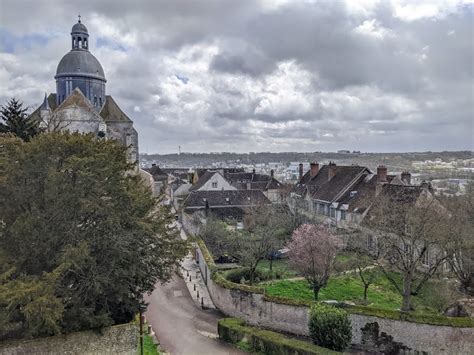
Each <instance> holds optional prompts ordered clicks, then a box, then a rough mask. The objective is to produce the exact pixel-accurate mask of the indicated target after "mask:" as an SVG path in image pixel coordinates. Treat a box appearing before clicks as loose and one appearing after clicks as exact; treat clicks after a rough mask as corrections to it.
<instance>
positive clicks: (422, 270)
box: [367, 185, 449, 311]
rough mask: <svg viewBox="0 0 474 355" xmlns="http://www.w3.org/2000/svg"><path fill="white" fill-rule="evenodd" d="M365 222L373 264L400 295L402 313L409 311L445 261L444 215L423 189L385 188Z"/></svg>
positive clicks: (443, 211)
mask: <svg viewBox="0 0 474 355" xmlns="http://www.w3.org/2000/svg"><path fill="white" fill-rule="evenodd" d="M367 220H368V222H367V225H368V226H369V227H370V228H371V232H370V233H371V234H373V235H375V236H376V238H377V246H378V261H377V264H378V266H379V268H380V269H381V271H382V272H383V274H384V275H385V276H386V277H387V279H388V280H389V281H390V282H391V283H392V284H393V286H394V287H395V288H396V290H397V291H398V292H399V293H400V294H401V296H402V299H403V301H402V307H401V309H402V311H409V310H411V309H413V305H412V303H411V298H412V296H416V295H417V294H418V293H419V292H420V290H421V288H422V287H423V285H424V284H425V283H426V282H427V281H428V280H429V279H430V278H431V277H432V276H433V275H434V274H435V273H436V271H437V270H438V268H439V266H440V265H442V264H443V263H444V261H445V260H446V257H447V255H446V253H445V252H444V246H445V245H446V242H447V239H446V236H447V229H448V227H449V223H448V212H447V211H446V209H445V208H444V207H443V206H442V205H441V204H440V203H439V201H438V200H436V199H435V198H434V196H433V195H432V193H431V192H430V191H429V189H427V188H423V187H417V188H410V189H406V188H404V187H401V186H390V185H387V186H384V190H383V191H382V192H381V193H380V194H379V196H378V197H377V199H376V201H375V202H374V204H373V205H372V206H371V210H370V213H369V215H368V218H367ZM392 271H395V272H396V273H395V274H394V273H393V272H392ZM398 274H399V275H400V276H401V278H399V277H397V275H398Z"/></svg>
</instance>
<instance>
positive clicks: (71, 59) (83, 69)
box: [55, 49, 106, 82]
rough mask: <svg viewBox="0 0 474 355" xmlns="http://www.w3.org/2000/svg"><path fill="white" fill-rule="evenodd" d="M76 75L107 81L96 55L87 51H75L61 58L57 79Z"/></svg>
mask: <svg viewBox="0 0 474 355" xmlns="http://www.w3.org/2000/svg"><path fill="white" fill-rule="evenodd" d="M67 75H72V76H74V75H76V76H84V77H92V78H97V79H100V80H102V81H104V82H105V81H106V80H105V74H104V69H103V68H102V65H100V62H99V61H98V60H97V58H96V57H94V55H93V54H92V53H91V52H89V51H88V50H85V49H73V50H71V51H70V52H68V53H66V54H65V55H64V57H62V58H61V60H60V61H59V64H58V68H57V69H56V76H55V78H56V77H59V76H67Z"/></svg>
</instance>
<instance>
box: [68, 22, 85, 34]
mask: <svg viewBox="0 0 474 355" xmlns="http://www.w3.org/2000/svg"><path fill="white" fill-rule="evenodd" d="M73 33H83V34H89V32H88V31H87V27H86V26H85V25H84V24H82V23H81V22H77V23H76V24H74V26H72V29H71V34H73Z"/></svg>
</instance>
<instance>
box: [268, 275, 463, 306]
mask: <svg viewBox="0 0 474 355" xmlns="http://www.w3.org/2000/svg"><path fill="white" fill-rule="evenodd" d="M392 277H394V278H398V279H399V278H400V276H399V275H396V274H393V275H392ZM265 293H266V294H267V295H269V296H277V297H283V298H289V299H293V300H297V301H312V300H313V299H314V296H313V292H312V290H311V289H310V288H309V285H308V283H307V282H306V281H305V280H295V281H290V280H281V281H274V282H271V283H268V284H266V285H265ZM446 293H449V294H446ZM363 295H364V288H363V285H362V282H361V280H360V278H359V276H358V275H356V274H347V275H341V276H334V277H332V278H330V279H329V282H328V285H327V286H326V287H325V288H323V289H321V290H320V292H319V300H336V301H351V302H354V303H356V304H357V303H361V301H362V298H363ZM458 297H460V295H459V294H457V292H456V291H455V289H454V286H453V285H449V284H447V283H446V281H444V280H436V279H433V280H430V281H428V282H427V283H426V284H425V286H424V287H423V289H422V291H421V292H420V293H419V295H417V296H412V303H413V305H414V306H415V309H416V311H417V313H418V312H419V313H424V314H431V315H436V314H439V313H440V312H442V311H443V309H445V308H446V306H447V305H448V304H449V303H450V302H452V300H453V299H456V298H458ZM367 300H368V304H367V306H369V307H374V308H379V309H386V310H397V309H399V308H400V306H401V304H402V297H401V295H400V294H399V293H398V291H397V290H396V289H395V287H394V286H393V285H392V284H391V283H390V281H388V280H387V278H386V277H384V276H383V275H381V274H379V275H378V276H377V277H376V278H375V280H374V283H373V284H372V285H370V287H369V290H368V294H367Z"/></svg>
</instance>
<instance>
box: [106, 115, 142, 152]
mask: <svg viewBox="0 0 474 355" xmlns="http://www.w3.org/2000/svg"><path fill="white" fill-rule="evenodd" d="M106 123H107V137H109V138H113V139H116V140H117V141H119V142H120V143H121V144H123V145H126V146H130V151H129V157H128V158H129V160H130V161H136V160H137V159H138V133H137V131H136V130H135V128H133V123H132V122H110V121H108V122H106Z"/></svg>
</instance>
